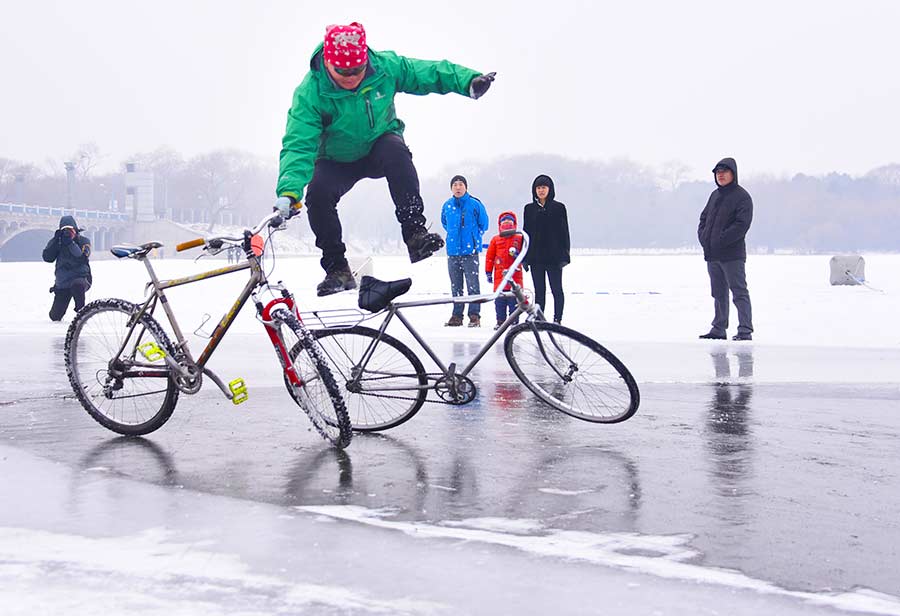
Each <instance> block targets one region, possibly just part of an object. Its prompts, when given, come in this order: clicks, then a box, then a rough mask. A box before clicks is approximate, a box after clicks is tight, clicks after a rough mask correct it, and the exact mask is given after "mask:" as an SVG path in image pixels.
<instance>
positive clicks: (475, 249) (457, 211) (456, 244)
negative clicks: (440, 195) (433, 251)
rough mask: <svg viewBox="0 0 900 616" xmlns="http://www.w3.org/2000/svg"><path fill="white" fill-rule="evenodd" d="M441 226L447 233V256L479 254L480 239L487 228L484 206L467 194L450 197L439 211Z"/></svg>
mask: <svg viewBox="0 0 900 616" xmlns="http://www.w3.org/2000/svg"><path fill="white" fill-rule="evenodd" d="M441 224H442V225H444V231H446V232H447V254H448V255H450V256H451V257H457V256H461V255H471V254H478V253H479V252H481V237H482V236H483V235H484V233H485V231H487V228H488V215H487V210H485V209H484V204H483V203H482V202H481V201H479V200H478V199H477V198H475V197H473V196H472V195H470V194H469V193H466V194H464V195H463V196H462V197H460V198H459V199H457V198H456V197H450V198H449V199H447V201H446V202H445V203H444V207H443V208H442V209H441Z"/></svg>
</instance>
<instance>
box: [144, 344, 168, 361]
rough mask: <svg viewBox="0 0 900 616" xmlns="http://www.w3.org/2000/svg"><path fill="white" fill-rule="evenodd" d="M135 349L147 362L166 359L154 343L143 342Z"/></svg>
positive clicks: (163, 352)
mask: <svg viewBox="0 0 900 616" xmlns="http://www.w3.org/2000/svg"><path fill="white" fill-rule="evenodd" d="M137 349H138V351H140V352H141V355H143V356H144V359H146V360H147V361H159V360H160V359H165V357H166V352H165V351H163V350H162V349H161V348H159V345H158V344H156V343H155V342H145V343H144V344H141V345H139V346H138V348H137Z"/></svg>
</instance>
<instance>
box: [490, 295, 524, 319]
mask: <svg viewBox="0 0 900 616" xmlns="http://www.w3.org/2000/svg"><path fill="white" fill-rule="evenodd" d="M516 306H518V303H517V302H516V298H515V297H498V298H497V299H495V300H494V308H495V309H496V310H497V323H503V321H505V320H506V317H508V316H509V315H511V314H512V313H514V312H515V311H516ZM516 320H517V321H518V319H516Z"/></svg>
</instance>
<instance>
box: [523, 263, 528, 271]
mask: <svg viewBox="0 0 900 616" xmlns="http://www.w3.org/2000/svg"><path fill="white" fill-rule="evenodd" d="M522 269H523V270H525V271H526V272H527V271H528V264H527V263H524V264H522Z"/></svg>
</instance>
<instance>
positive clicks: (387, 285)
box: [359, 276, 412, 312]
mask: <svg viewBox="0 0 900 616" xmlns="http://www.w3.org/2000/svg"><path fill="white" fill-rule="evenodd" d="M410 286H412V278H404V279H403V280H390V281H387V282H385V281H384V280H378V279H377V278H375V277H373V276H363V277H362V279H361V280H360V281H359V307H360V308H362V309H363V310H368V311H369V312H381V311H382V310H384V309H385V308H387V307H388V304H390V303H391V301H392V300H393V299H394V298H396V297H400V296H401V295H403V294H404V293H406V292H407V291H409V287H410Z"/></svg>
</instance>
